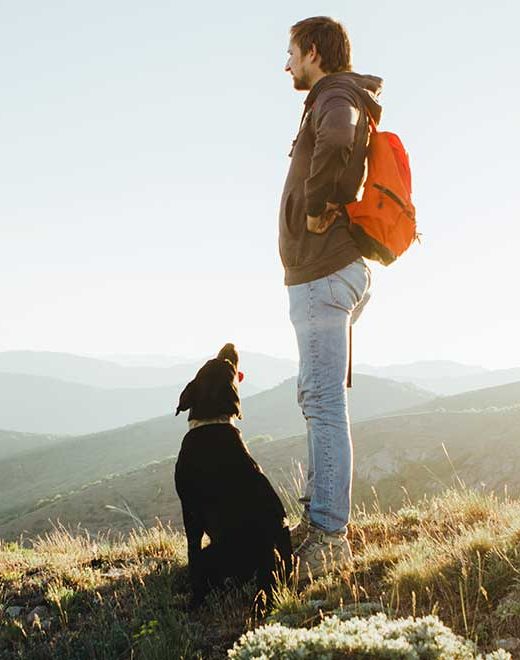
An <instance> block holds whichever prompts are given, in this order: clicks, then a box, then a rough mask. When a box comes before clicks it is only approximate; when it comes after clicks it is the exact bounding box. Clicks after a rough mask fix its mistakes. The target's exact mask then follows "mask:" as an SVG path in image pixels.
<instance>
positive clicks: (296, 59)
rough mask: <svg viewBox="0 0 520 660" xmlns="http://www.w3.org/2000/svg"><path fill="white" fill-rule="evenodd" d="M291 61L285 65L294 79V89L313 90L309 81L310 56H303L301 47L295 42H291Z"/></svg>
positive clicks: (289, 51)
mask: <svg viewBox="0 0 520 660" xmlns="http://www.w3.org/2000/svg"><path fill="white" fill-rule="evenodd" d="M287 52H288V53H289V59H288V60H287V64H286V65H285V70H286V71H288V72H289V73H290V74H291V76H292V79H293V85H294V89H298V90H309V89H310V88H311V84H310V80H309V72H308V67H309V54H310V53H307V54H306V55H302V52H301V50H300V47H299V46H298V44H296V43H294V41H290V42H289V48H288V49H287Z"/></svg>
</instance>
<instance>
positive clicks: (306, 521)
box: [289, 509, 311, 550]
mask: <svg viewBox="0 0 520 660" xmlns="http://www.w3.org/2000/svg"><path fill="white" fill-rule="evenodd" d="M310 524H311V519H310V518H309V510H308V509H304V510H303V513H302V517H301V518H300V522H299V523H298V524H297V525H295V526H294V527H291V528H290V530H289V531H290V532H291V543H292V547H293V550H296V549H297V548H298V547H299V546H300V545H301V544H302V543H303V542H304V541H305V539H306V538H307V536H308V535H309V527H310Z"/></svg>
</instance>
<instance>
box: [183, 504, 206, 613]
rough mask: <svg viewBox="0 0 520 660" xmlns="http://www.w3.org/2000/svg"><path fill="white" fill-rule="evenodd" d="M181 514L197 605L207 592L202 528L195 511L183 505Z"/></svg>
mask: <svg viewBox="0 0 520 660" xmlns="http://www.w3.org/2000/svg"><path fill="white" fill-rule="evenodd" d="M182 516H183V519H184V529H185V531H186V538H187V541H188V569H189V572H190V582H191V588H192V591H193V601H192V604H193V605H198V604H200V602H201V601H202V599H203V598H204V596H205V594H206V592H207V576H206V575H205V571H204V562H203V561H202V547H201V543H202V535H203V534H204V529H203V526H202V523H201V521H200V518H199V516H198V515H197V513H196V512H195V511H194V510H192V509H190V508H188V507H185V506H184V505H183V507H182Z"/></svg>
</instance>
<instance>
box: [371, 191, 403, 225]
mask: <svg viewBox="0 0 520 660" xmlns="http://www.w3.org/2000/svg"><path fill="white" fill-rule="evenodd" d="M372 185H373V186H374V188H377V190H379V191H380V192H382V193H384V194H385V195H388V197H390V199H393V200H394V202H395V203H396V204H399V206H400V207H401V208H402V209H403V211H404V212H405V213H406V215H408V216H409V217H410V218H411V217H412V213H410V210H409V209H408V207H407V206H406V204H405V203H404V202H403V200H402V199H401V198H400V197H399V195H396V194H395V192H394V191H393V190H390V188H387V187H386V186H382V185H381V184H380V183H374V184H372Z"/></svg>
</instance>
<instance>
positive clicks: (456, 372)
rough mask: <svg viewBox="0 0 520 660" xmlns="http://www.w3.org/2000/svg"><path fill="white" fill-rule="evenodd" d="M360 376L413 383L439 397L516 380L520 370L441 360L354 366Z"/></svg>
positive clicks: (519, 375)
mask: <svg viewBox="0 0 520 660" xmlns="http://www.w3.org/2000/svg"><path fill="white" fill-rule="evenodd" d="M358 371H359V372H360V373H364V374H369V375H371V376H376V377H377V378H391V379H393V380H396V381H399V382H406V383H414V384H415V385H417V387H421V388H424V389H426V390H429V391H431V392H435V393H436V394H439V395H443V396H450V395H453V394H460V393H463V392H469V391H472V390H480V389H485V388H491V387H498V386H500V385H507V384H510V383H514V382H516V381H520V368H518V367H516V368H511V369H484V368H483V367H478V366H473V365H465V364H460V363H458V362H450V361H445V360H430V361H423V362H412V363H411V364H393V365H389V366H387V367H374V366H371V365H368V364H360V365H358Z"/></svg>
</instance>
